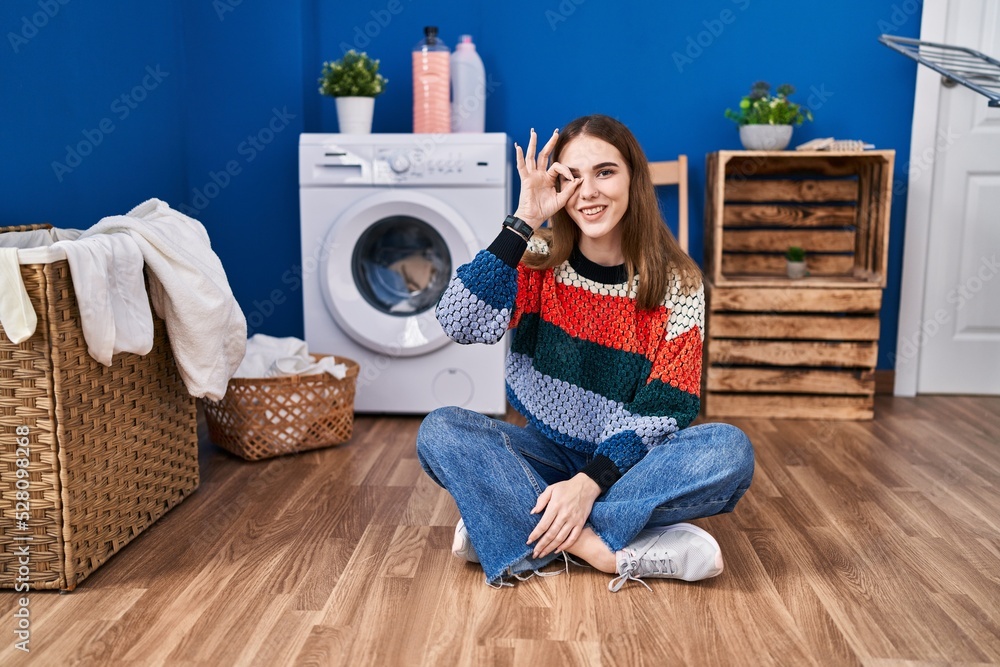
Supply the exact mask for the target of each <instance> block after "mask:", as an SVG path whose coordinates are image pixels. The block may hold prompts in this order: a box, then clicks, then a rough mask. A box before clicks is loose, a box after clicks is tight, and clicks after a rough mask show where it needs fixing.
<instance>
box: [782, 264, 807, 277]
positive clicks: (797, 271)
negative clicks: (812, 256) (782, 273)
mask: <svg viewBox="0 0 1000 667" xmlns="http://www.w3.org/2000/svg"><path fill="white" fill-rule="evenodd" d="M785 263H786V264H787V265H788V277H789V278H791V279H793V280H797V279H799V278H805V277H806V274H807V273H809V271H808V270H807V269H806V263H805V262H791V261H788V260H785Z"/></svg>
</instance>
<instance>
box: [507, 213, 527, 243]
mask: <svg viewBox="0 0 1000 667" xmlns="http://www.w3.org/2000/svg"><path fill="white" fill-rule="evenodd" d="M503 226H504V227H510V228H511V229H512V230H514V231H515V232H517V233H518V234H520V235H521V237H523V238H524V240H525V241H527V240H528V239H530V238H531V235H532V234H534V233H535V230H534V229H532V228H531V225H529V224H528V223H526V222H525V221H524V220H521V218H515V217H514V216H512V215H508V216H507V218H506V219H505V220H504V221H503Z"/></svg>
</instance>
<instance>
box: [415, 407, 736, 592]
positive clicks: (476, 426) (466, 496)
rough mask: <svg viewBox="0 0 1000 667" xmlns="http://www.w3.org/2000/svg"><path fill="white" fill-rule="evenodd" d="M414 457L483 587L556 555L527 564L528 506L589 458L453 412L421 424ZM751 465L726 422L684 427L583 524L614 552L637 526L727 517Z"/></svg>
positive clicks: (528, 432)
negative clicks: (462, 534)
mask: <svg viewBox="0 0 1000 667" xmlns="http://www.w3.org/2000/svg"><path fill="white" fill-rule="evenodd" d="M417 456H418V457H419V459H420V465H421V466H422V467H423V469H424V470H425V471H426V472H427V474H428V475H430V477H431V479H433V480H434V481H435V482H436V483H437V484H439V485H440V486H442V487H444V488H445V489H447V490H448V492H449V493H450V494H451V495H452V497H453V498H454V499H455V503H456V504H457V505H458V511H459V512H460V513H461V514H462V518H463V519H464V520H465V526H466V528H467V529H468V531H469V536H470V538H471V539H472V544H473V546H474V547H475V549H476V554H477V555H478V556H479V561H480V563H481V564H482V566H483V570H484V571H485V572H486V580H487V581H488V582H489V583H494V582H496V581H497V580H498V579H500V578H501V576H502V575H504V574H506V573H518V572H524V571H526V570H534V569H538V568H540V567H543V566H544V565H546V564H547V563H549V562H550V561H552V560H553V559H554V558H556V554H549V555H548V556H546V557H544V558H538V559H533V558H531V552H532V546H531V545H528V544H526V542H527V539H528V535H530V534H531V531H532V530H533V529H534V528H535V525H536V524H537V523H538V522H539V521H540V520H541V517H542V515H541V514H534V515H533V514H530V512H531V508H532V507H534V506H535V502H536V501H537V500H538V496H539V495H541V493H542V490H543V489H544V488H545V487H546V486H548V485H549V484H554V483H556V482H561V481H563V480H566V479H569V478H570V477H572V476H573V475H575V474H576V473H577V472H579V471H580V469H581V468H583V467H584V466H585V465H586V464H587V462H588V460H589V457H588V456H587V455H586V454H583V453H581V452H577V451H574V450H572V449H569V448H567V447H563V446H562V445H559V444H557V443H555V442H553V441H551V440H549V439H548V438H546V437H545V436H543V435H542V434H541V433H539V432H538V431H537V430H535V429H534V428H531V427H530V426H529V427H526V428H522V427H520V426H515V425H514V424H508V423H507V422H503V421H499V420H496V419H491V418H490V417H486V416H484V415H481V414H479V413H477V412H471V411H469V410H463V409H462V408H454V407H451V408H441V409H439V410H435V411H434V412H432V413H430V414H429V415H427V418H426V419H424V421H423V423H422V424H421V425H420V431H419V432H418V433H417ZM753 468H754V457H753V447H752V446H751V444H750V440H749V439H748V438H747V436H746V435H745V434H744V433H743V431H741V430H740V429H738V428H736V427H735V426H731V425H729V424H700V425H698V426H690V427H688V428H686V429H683V430H681V431H679V432H677V433H674V434H671V435H670V436H668V438H667V439H666V440H665V441H664V442H663V443H662V444H660V445H657V446H656V447H653V448H651V449H650V450H649V452H648V453H647V454H646V456H645V457H644V458H643V459H642V460H640V461H639V462H638V463H637V464H636V465H634V466H633V467H632V468H631V469H630V470H629V471H628V472H627V473H625V475H623V476H622V478H621V479H620V480H618V481H617V482H616V483H615V484H614V485H613V486H612V487H611V488H610V489H608V491H607V492H605V493H604V494H602V495H601V496H600V497H599V498H598V499H597V502H595V503H594V507H593V509H592V510H591V513H590V519H589V520H588V522H587V525H588V526H590V527H591V528H592V529H593V530H594V532H595V533H597V535H598V536H599V537H600V538H601V540H603V541H604V543H605V544H606V545H607V546H608V548H609V549H611V550H612V551H618V550H619V549H621V548H623V547H624V546H625V545H627V544H628V543H629V542H630V541H632V539H633V538H635V536H636V535H638V533H639V531H641V530H642V529H643V528H646V527H657V526H668V525H670V524H674V523H677V522H679V521H686V520H689V519H696V518H698V517H705V516H711V515H713V514H720V513H723V512H731V511H733V508H734V507H735V506H736V503H737V501H739V499H740V498H741V497H742V496H743V494H744V493H746V490H747V489H748V488H749V487H750V480H751V478H752V477H753Z"/></svg>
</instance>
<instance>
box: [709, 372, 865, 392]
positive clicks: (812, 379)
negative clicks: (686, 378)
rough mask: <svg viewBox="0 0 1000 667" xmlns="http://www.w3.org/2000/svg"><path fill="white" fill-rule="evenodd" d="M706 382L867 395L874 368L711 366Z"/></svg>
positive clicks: (715, 386)
mask: <svg viewBox="0 0 1000 667" xmlns="http://www.w3.org/2000/svg"><path fill="white" fill-rule="evenodd" d="M706 386H707V387H708V389H709V390H710V391H736V392H781V393H786V392H787V393H799V394H857V395H864V396H867V395H869V394H874V393H875V372H874V371H872V370H852V371H845V370H814V369H809V370H805V369H772V368H718V367H710V368H709V369H708V371H707V385H706Z"/></svg>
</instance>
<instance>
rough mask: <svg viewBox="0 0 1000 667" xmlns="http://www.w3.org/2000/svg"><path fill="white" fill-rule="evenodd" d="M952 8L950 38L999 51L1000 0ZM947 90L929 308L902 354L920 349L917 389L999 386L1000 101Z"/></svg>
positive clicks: (929, 257) (991, 389)
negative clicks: (989, 101)
mask: <svg viewBox="0 0 1000 667" xmlns="http://www.w3.org/2000/svg"><path fill="white" fill-rule="evenodd" d="M946 16H947V18H946V21H945V26H944V33H945V38H944V40H943V41H944V43H946V44H954V45H958V46H967V47H969V48H972V49H975V50H977V51H981V52H983V53H985V54H988V55H991V56H993V57H997V56H1000V2H996V1H995V0H960V1H955V0H952V1H951V2H949V3H948V6H947V14H946ZM925 18H926V17H925ZM921 67H922V66H921ZM939 85H940V84H939ZM939 95H940V97H939V106H938V121H937V137H936V142H935V143H936V147H935V148H936V150H935V155H934V161H933V172H932V173H933V177H932V178H933V180H932V182H931V205H930V212H929V213H930V215H929V218H930V228H929V235H928V238H927V253H926V273H925V277H924V299H923V307H922V312H923V317H922V318H921V326H920V330H919V332H918V333H916V334H915V337H914V340H911V341H906V335H907V332H906V331H904V330H902V328H901V331H900V334H901V335H900V341H901V343H902V345H901V347H900V349H899V351H898V354H899V355H900V358H905V355H906V353H907V345H908V344H909V345H911V346H912V347H915V348H917V349H918V351H919V352H918V353H919V364H918V368H917V387H916V389H917V392H918V393H955V394H1000V277H998V274H1000V108H993V107H989V106H988V104H987V99H986V98H985V97H983V96H982V95H980V94H978V93H976V92H974V91H972V90H969V89H968V88H965V87H963V86H955V87H951V88H944V87H942V88H941V89H940V91H939ZM917 157H918V156H916V155H915V156H914V160H916V159H917ZM912 163H913V162H912V161H911V164H912ZM911 169H912V167H911ZM911 182H912V179H911Z"/></svg>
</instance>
